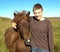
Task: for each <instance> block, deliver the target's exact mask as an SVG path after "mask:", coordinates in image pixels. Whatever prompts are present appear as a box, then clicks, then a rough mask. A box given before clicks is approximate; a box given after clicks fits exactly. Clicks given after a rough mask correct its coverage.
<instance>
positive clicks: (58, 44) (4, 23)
mask: <svg viewBox="0 0 60 52" xmlns="http://www.w3.org/2000/svg"><path fill="white" fill-rule="evenodd" d="M49 20H50V21H51V23H52V27H53V37H54V51H55V52H60V41H59V39H60V18H49ZM8 27H11V19H9V18H2V17H0V52H8V49H7V47H6V45H5V42H4V33H5V30H6V29H7V28H8Z"/></svg>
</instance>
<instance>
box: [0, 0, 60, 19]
mask: <svg viewBox="0 0 60 52" xmlns="http://www.w3.org/2000/svg"><path fill="white" fill-rule="evenodd" d="M36 3H39V4H41V5H42V6H43V16H44V17H60V0H0V17H8V18H11V19H12V18H14V15H13V13H14V12H15V11H19V12H21V11H23V10H26V11H30V15H31V16H33V11H32V10H33V6H34V5H35V4H36Z"/></svg>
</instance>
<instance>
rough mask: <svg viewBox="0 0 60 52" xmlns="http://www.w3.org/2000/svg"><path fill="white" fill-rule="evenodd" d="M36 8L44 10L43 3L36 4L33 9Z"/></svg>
mask: <svg viewBox="0 0 60 52" xmlns="http://www.w3.org/2000/svg"><path fill="white" fill-rule="evenodd" d="M36 9H42V10H43V7H42V5H41V4H38V3H37V4H35V5H34V6H33V11H34V10H36Z"/></svg>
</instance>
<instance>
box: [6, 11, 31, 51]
mask: <svg viewBox="0 0 60 52" xmlns="http://www.w3.org/2000/svg"><path fill="white" fill-rule="evenodd" d="M29 14H30V12H28V13H27V12H25V11H23V12H21V13H19V12H17V14H16V13H14V19H13V21H14V22H16V24H17V26H16V27H17V29H14V28H13V27H11V28H8V29H7V30H6V32H5V43H6V45H7V48H8V49H9V52H30V48H31V47H30V37H31V35H30V28H29Z"/></svg>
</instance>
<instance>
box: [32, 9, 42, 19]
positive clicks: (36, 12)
mask: <svg viewBox="0 0 60 52" xmlns="http://www.w3.org/2000/svg"><path fill="white" fill-rule="evenodd" d="M33 13H34V16H35V17H36V18H37V19H41V18H42V14H43V10H42V9H36V10H34V12H33Z"/></svg>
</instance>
